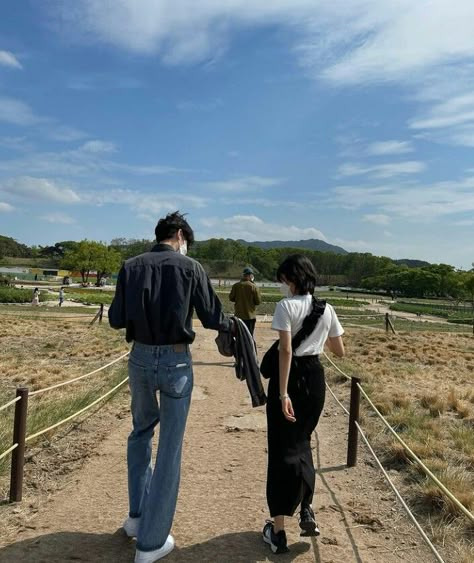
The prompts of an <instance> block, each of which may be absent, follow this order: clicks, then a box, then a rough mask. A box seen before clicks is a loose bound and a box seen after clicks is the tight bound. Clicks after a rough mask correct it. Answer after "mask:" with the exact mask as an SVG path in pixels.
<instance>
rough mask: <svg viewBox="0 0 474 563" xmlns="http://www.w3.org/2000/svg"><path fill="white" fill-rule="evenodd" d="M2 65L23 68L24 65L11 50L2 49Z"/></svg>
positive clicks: (0, 61) (0, 55)
mask: <svg viewBox="0 0 474 563" xmlns="http://www.w3.org/2000/svg"><path fill="white" fill-rule="evenodd" d="M0 66H8V67H10V68H18V69H22V68H23V66H22V64H21V63H20V61H19V60H18V59H17V58H16V57H15V55H14V54H13V53H11V52H10V51H1V50H0Z"/></svg>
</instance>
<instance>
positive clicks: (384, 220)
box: [362, 213, 391, 225]
mask: <svg viewBox="0 0 474 563" xmlns="http://www.w3.org/2000/svg"><path fill="white" fill-rule="evenodd" d="M362 221H365V222H366V223H374V224H375V225H388V224H389V223H390V222H391V219H390V217H389V216H388V215H384V214H383V213H368V214H367V215H364V216H363V217H362Z"/></svg>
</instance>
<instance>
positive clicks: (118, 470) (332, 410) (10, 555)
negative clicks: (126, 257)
mask: <svg viewBox="0 0 474 563" xmlns="http://www.w3.org/2000/svg"><path fill="white" fill-rule="evenodd" d="M257 338H258V340H259V342H260V343H261V344H262V345H263V347H264V348H266V347H267V346H268V342H269V341H270V338H271V335H270V331H267V330H264V329H260V330H259V329H257ZM193 348H194V349H193V354H194V360H195V361H196V362H197V363H198V362H222V361H223V360H224V359H223V358H222V357H220V356H219V355H218V354H217V353H216V351H215V345H214V342H213V340H212V333H206V334H205V333H204V331H203V330H202V329H198V339H197V341H196V343H195V345H194V347H193ZM195 376H196V387H195V392H194V396H193V404H192V407H191V413H190V418H189V423H188V430H187V434H186V438H185V451H184V460H183V474H182V483H181V490H180V498H179V502H178V510H177V513H176V518H175V524H174V527H173V534H174V536H175V539H176V542H177V549H176V550H175V551H174V552H173V553H172V554H170V555H169V556H168V557H167V558H166V561H169V562H170V563H173V562H196V561H200V562H209V563H211V562H213V563H214V562H219V563H233V562H241V563H244V562H246V563H250V562H251V563H253V562H255V563H257V562H264V561H281V562H282V563H284V562H288V561H295V562H297V563H306V562H310V561H316V562H318V563H331V562H332V563H348V562H352V561H355V562H372V563H375V562H380V561H384V562H387V563H392V562H400V561H410V562H420V563H421V562H423V563H425V562H429V561H431V557H430V555H429V553H428V552H427V551H426V550H425V548H424V546H422V545H421V542H420V539H419V537H418V536H417V535H416V533H415V532H414V531H413V530H412V528H411V526H410V525H409V524H408V523H407V521H406V518H405V517H404V516H403V514H402V513H401V512H400V510H399V508H398V506H397V504H396V502H395V500H394V498H393V495H392V494H391V493H389V492H388V490H387V487H386V486H385V484H384V483H383V482H382V480H381V477H380V474H379V473H378V471H376V470H375V469H374V468H373V464H372V462H371V461H370V460H369V459H368V457H367V456H366V455H365V452H364V451H363V449H362V448H360V452H361V454H360V459H359V464H358V466H357V467H356V468H354V469H351V470H348V469H346V468H345V465H344V463H345V457H346V432H347V419H346V417H345V416H344V415H343V414H342V412H341V411H340V408H339V407H338V406H337V405H336V404H335V402H334V400H333V399H332V398H330V397H329V396H328V399H327V403H326V409H325V412H324V416H323V417H322V419H321V423H320V425H319V428H318V436H317V437H315V449H314V455H315V459H316V460H317V462H318V467H319V476H318V479H317V495H316V498H315V502H314V506H315V508H316V511H317V514H318V520H319V523H320V527H321V530H322V535H321V536H320V537H319V538H318V539H317V540H312V541H311V540H310V539H308V538H300V537H299V533H298V525H297V520H296V518H295V519H292V520H291V521H290V522H289V526H288V536H289V544H290V547H291V553H290V554H288V555H283V556H274V555H272V554H271V553H270V551H269V549H268V548H267V546H265V545H264V544H263V542H262V540H261V535H260V531H261V528H262V526H263V524H264V522H265V518H266V517H267V511H266V502H265V472H266V460H265V447H266V437H265V413H264V409H252V408H251V406H250V401H249V399H248V393H247V389H246V386H245V383H242V382H239V381H237V380H236V378H235V376H234V372H233V370H232V369H230V368H223V367H216V366H202V365H197V366H196V368H195ZM129 429H130V420H129V419H128V418H127V417H126V418H121V419H120V418H119V419H117V422H116V425H115V427H114V428H112V430H111V432H110V434H109V436H108V437H107V438H106V439H105V440H104V442H103V443H102V446H101V448H100V454H99V455H95V456H93V457H91V458H90V459H89V460H88V462H87V463H86V464H85V465H84V466H83V467H82V469H80V470H79V471H77V472H75V473H73V474H72V476H71V475H70V476H69V482H68V484H67V485H66V486H65V487H64V488H63V489H62V490H60V491H58V492H56V493H55V494H54V495H53V497H52V498H51V499H50V500H49V501H48V502H44V503H42V504H41V505H40V509H39V511H38V512H37V513H36V516H35V517H34V518H33V519H30V522H29V523H30V525H29V527H27V528H23V531H22V532H21V533H18V532H17V533H16V534H12V535H11V536H10V537H7V538H2V539H1V540H0V545H1V546H3V547H2V548H1V549H0V562H1V563H7V562H8V563H11V562H13V561H15V562H31V563H33V562H34V563H43V562H44V563H46V562H48V563H60V562H61V563H62V562H66V561H84V562H101V563H121V562H130V561H132V560H133V553H134V542H133V541H132V540H128V539H127V538H126V537H125V536H124V534H123V532H122V530H121V529H120V526H121V523H122V521H123V519H124V517H125V516H126V513H127V498H126V471H125V444H126V439H127V435H128V432H129Z"/></svg>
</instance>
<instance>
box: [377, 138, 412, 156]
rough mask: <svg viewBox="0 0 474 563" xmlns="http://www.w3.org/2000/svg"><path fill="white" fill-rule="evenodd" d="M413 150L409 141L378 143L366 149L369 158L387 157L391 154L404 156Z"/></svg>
mask: <svg viewBox="0 0 474 563" xmlns="http://www.w3.org/2000/svg"><path fill="white" fill-rule="evenodd" d="M414 150H415V149H414V147H413V143H411V142H410V141H394V140H392V141H378V142H376V143H371V144H370V145H369V146H368V147H367V154H368V155H369V156H388V155H392V154H406V153H409V152H413V151H414Z"/></svg>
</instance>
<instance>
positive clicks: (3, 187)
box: [0, 176, 80, 203]
mask: <svg viewBox="0 0 474 563" xmlns="http://www.w3.org/2000/svg"><path fill="white" fill-rule="evenodd" d="M0 192H3V193H7V194H10V195H12V196H17V197H21V198H25V199H28V200H31V201H52V202H56V203H78V202H79V201H80V197H79V196H78V194H77V193H76V192H75V191H74V190H72V189H71V188H68V187H67V186H63V185H61V184H58V183H56V182H55V181H54V180H49V179H47V178H33V177H31V176H20V177H18V178H10V179H8V180H3V181H0Z"/></svg>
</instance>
